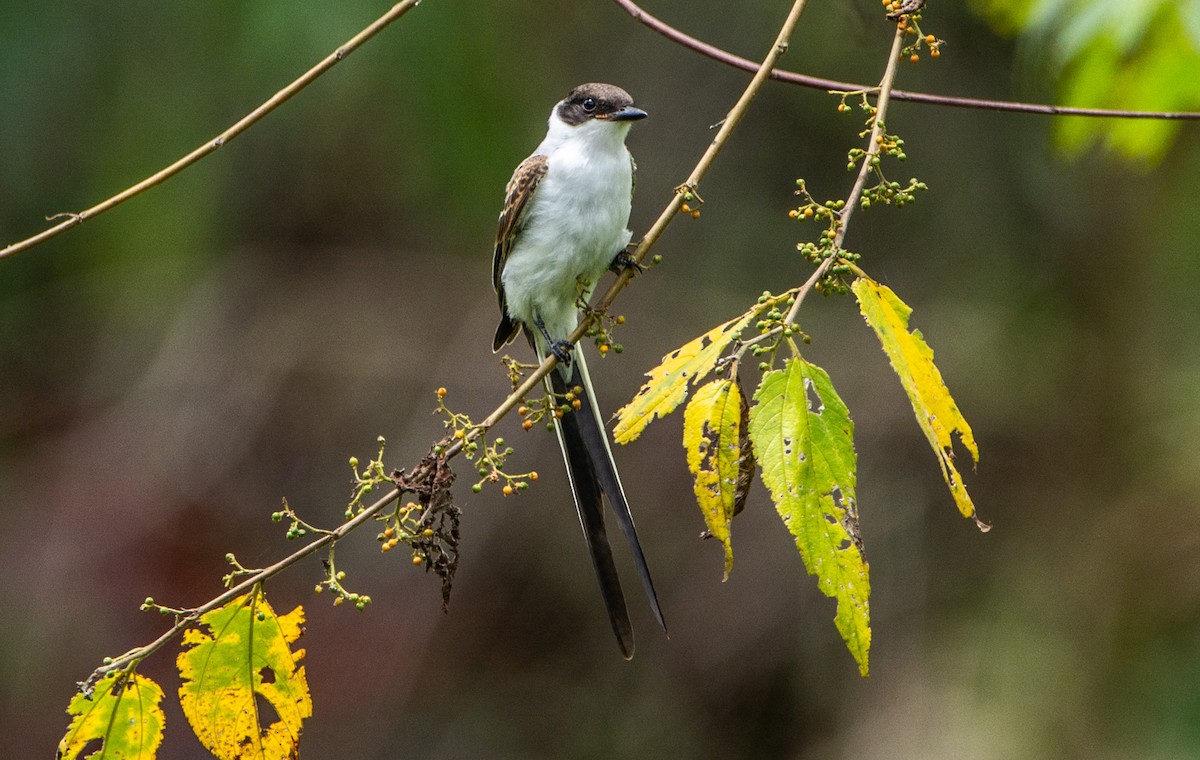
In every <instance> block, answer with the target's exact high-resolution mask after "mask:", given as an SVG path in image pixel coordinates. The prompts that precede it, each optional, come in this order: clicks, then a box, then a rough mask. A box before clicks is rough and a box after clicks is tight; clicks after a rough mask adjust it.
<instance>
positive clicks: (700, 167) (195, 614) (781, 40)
mask: <svg viewBox="0 0 1200 760" xmlns="http://www.w3.org/2000/svg"><path fill="white" fill-rule="evenodd" d="M807 2H808V0H795V2H794V4H793V5H792V10H791V12H790V13H789V14H788V17H787V20H786V21H785V22H784V24H783V27H782V28H781V29H780V31H779V35H778V37H777V39H776V40H775V44H774V45H773V46H772V48H771V51H770V53H768V55H767V57H766V59H765V60H764V61H763V62H762V64H761V66H760V67H759V71H758V74H757V75H756V76H755V77H754V78H753V79H752V80H751V81H750V84H749V85H747V86H746V89H745V91H744V92H743V93H742V96H741V97H740V98H738V101H737V103H736V104H735V105H734V106H733V108H732V109H730V111H729V115H728V116H727V117H726V118H725V123H724V124H723V125H722V127H721V129H720V130H719V131H718V132H717V135H716V137H714V138H713V141H712V143H711V144H710V145H709V146H708V149H707V150H705V152H704V155H703V156H701V158H700V161H699V162H698V163H697V164H696V167H695V168H694V169H692V173H691V174H690V175H688V179H687V182H685V183H684V184H683V185H680V186H679V187H678V188H676V191H675V194H674V195H673V196H672V198H671V201H670V202H669V203H668V204H667V207H666V208H665V209H664V210H663V213H662V214H661V215H660V216H659V218H658V221H657V222H655V223H654V225H653V226H652V227H651V228H650V231H649V232H647V233H646V235H645V236H644V237H643V238H642V240H641V241H640V242H639V243H638V247H637V251H636V252H635V253H634V258H635V260H637V261H639V262H640V261H643V260H644V259H645V257H646V255H647V254H648V253H649V251H650V249H651V247H653V246H654V244H655V243H656V242H657V241H658V239H659V238H660V237H661V236H662V233H663V232H664V231H665V230H666V228H667V226H668V225H669V224H670V223H671V221H672V220H673V219H674V218H675V215H676V214H677V213H678V211H679V206H680V205H681V204H682V203H683V195H684V192H685V190H684V188H695V187H696V186H697V185H698V184H699V183H700V180H701V179H702V178H703V177H704V175H705V174H706V173H707V172H708V169H709V167H711V166H712V163H713V161H714V160H715V159H716V157H717V154H718V153H720V151H721V148H722V147H723V146H724V145H725V143H726V141H727V140H728V139H729V136H730V134H732V132H733V130H734V128H736V126H737V124H738V122H740V121H741V119H742V117H743V116H744V115H745V113H746V111H747V109H749V107H750V104H751V102H753V100H754V97H755V96H756V95H757V94H758V91H759V90H760V89H761V88H762V85H763V84H764V83H765V82H766V80H767V78H768V75H769V73H770V71H771V69H772V68H773V67H774V65H775V62H776V61H777V60H778V59H779V56H781V55H783V53H784V52H785V51H786V50H787V47H788V40H789V39H790V37H791V35H792V32H793V30H795V28H796V23H797V22H798V21H799V20H800V14H801V13H802V12H803V11H804V7H805V5H807ZM415 4H416V3H415V2H413V3H411V5H415ZM401 5H404V3H401ZM397 7H399V6H397ZM632 271H633V268H631V269H629V270H626V271H625V273H623V274H622V275H621V276H620V277H618V278H617V281H616V282H615V283H613V285H612V287H610V288H609V289H608V290H607V291H606V292H605V293H604V295H603V296H602V297H601V298H600V300H599V301H598V302H597V306H596V307H595V308H594V310H593V316H589V317H587V318H585V319H583V320H581V321H580V325H579V327H578V328H576V330H575V332H573V333H571V336H570V340H571V342H572V343H575V342H577V341H579V340H580V339H581V338H582V337H583V334H584V332H586V330H587V327H588V325H589V324H590V323H591V322H592V320H594V319H595V316H594V314H595V313H598V312H600V311H603V310H604V309H606V308H608V306H610V305H611V304H612V302H613V300H614V299H616V297H617V295H618V294H619V293H620V292H621V290H622V289H624V287H625V285H627V284H628V282H629V279H630V278H631V277H632ZM557 363H558V360H557V359H556V358H555V357H554V355H553V354H551V355H550V356H549V357H548V358H547V359H546V360H545V361H543V362H542V363H541V364H540V365H539V366H538V368H537V369H536V370H534V371H533V372H532V373H531V374H530V375H529V376H528V377H527V378H525V381H524V382H523V383H522V384H521V385H520V386H519V387H518V388H517V389H516V390H514V391H513V392H512V393H511V394H510V395H509V396H508V397H507V398H506V399H505V400H504V401H503V402H501V404H500V405H499V406H497V407H496V409H495V410H493V411H492V413H491V414H489V415H488V416H487V418H485V419H484V420H483V422H481V423H480V424H479V425H478V426H476V427H474V428H472V429H471V431H470V432H469V433H468V434H467V435H466V436H464V437H463V438H461V439H458V440H456V441H454V442H453V443H449V442H447V441H444V440H443V441H439V442H438V444H436V445H435V446H440V447H441V448H442V452H443V454H442V455H443V456H444V457H445V458H446V459H450V458H452V457H454V456H457V455H458V454H459V453H461V452H462V450H463V447H464V446H465V445H466V443H467V442H468V441H470V440H473V439H475V438H477V437H479V436H480V435H482V434H483V433H484V432H486V431H487V430H488V429H490V428H491V427H492V426H494V425H495V424H496V423H497V422H499V421H500V419H501V418H503V417H504V415H506V414H507V413H508V412H509V411H511V410H512V408H513V407H515V406H516V405H517V404H518V403H519V402H520V401H521V399H522V398H523V397H524V396H525V395H526V394H528V393H529V392H531V391H532V390H533V389H534V388H536V387H537V385H538V383H539V382H540V381H541V379H542V378H543V377H545V376H546V375H547V374H548V373H549V372H550V370H551V369H553V368H554V366H555V365H556V364H557ZM410 477H411V478H414V479H417V478H418V473H415V472H414V473H413V474H412V475H411V476H410ZM399 496H400V489H398V488H393V489H392V490H391V491H389V492H388V493H386V494H384V495H383V496H382V497H380V498H379V500H378V501H376V502H375V503H373V504H371V505H370V506H368V507H365V508H363V510H362V511H361V512H359V513H358V514H356V515H355V516H354V517H353V519H351V520H348V521H347V522H345V523H342V524H341V525H340V526H338V527H337V528H336V529H334V530H332V531H330V532H329V533H326V534H324V535H322V536H321V537H320V538H317V539H314V540H313V541H312V542H310V543H308V544H305V545H304V546H302V547H301V548H299V549H297V550H296V551H294V552H292V553H291V554H289V555H288V556H287V557H284V558H283V559H281V560H279V561H278V562H276V563H275V564H273V565H271V566H270V567H266V568H263V569H262V570H259V571H257V572H255V573H253V574H251V575H248V576H246V579H245V580H243V581H242V582H241V583H239V584H237V585H236V586H233V587H232V588H230V589H229V590H227V591H225V592H224V593H222V594H221V595H220V596H217V597H215V598H213V599H211V600H210V601H208V602H206V603H204V604H203V605H201V606H199V607H196V608H194V609H190V610H188V611H187V612H186V613H185V614H183V615H181V616H179V618H178V619H177V620H176V621H175V625H173V626H172V627H171V628H170V629H168V630H167V631H165V632H164V633H163V634H162V635H161V636H159V637H158V638H157V639H155V640H154V641H152V642H150V643H149V644H146V645H144V646H141V647H137V648H135V649H131V650H129V651H128V652H126V653H125V654H123V655H121V656H120V657H116V658H113V659H112V660H109V661H108V662H106V663H105V664H104V665H102V666H101V667H99V668H97V669H96V670H95V671H93V673H92V675H91V676H90V677H89V678H88V680H87V681H84V682H83V683H81V684H80V688H81V689H87V688H89V687H90V685H92V684H94V683H95V682H96V681H97V680H99V679H100V678H102V677H104V676H105V675H107V674H108V673H112V672H114V671H119V670H123V669H125V668H127V667H129V666H130V665H132V664H134V663H136V662H138V661H140V660H142V659H145V658H146V657H148V656H149V655H151V654H153V653H154V652H156V651H157V650H158V649H160V648H161V647H162V646H164V645H165V644H166V643H168V642H169V641H171V640H172V639H173V638H175V637H176V636H178V635H180V634H181V633H183V631H184V630H185V629H187V628H188V627H189V626H191V625H194V624H195V622H196V621H197V620H199V619H200V617H201V616H202V615H204V614H205V613H208V612H211V611H212V610H215V609H218V608H219V607H221V606H222V605H224V604H227V603H228V602H230V601H232V600H233V599H236V598H237V597H239V596H241V595H242V594H245V593H247V592H248V591H249V590H250V589H252V588H253V587H254V586H255V584H258V583H261V582H263V581H265V580H267V579H268V578H270V577H272V576H274V575H276V574H278V573H280V572H282V571H283V570H284V569H286V568H288V567H290V566H291V565H294V564H295V563H297V562H299V561H300V560H302V559H304V558H305V557H307V556H309V555H311V554H313V553H315V552H317V551H318V550H320V549H321V548H323V547H325V546H328V545H330V544H332V543H335V542H337V541H338V540H340V539H341V538H343V537H344V536H346V535H347V534H348V533H350V532H351V531H352V530H354V529H356V528H358V527H360V526H362V525H363V524H365V523H366V522H367V521H368V520H371V519H373V518H374V517H375V515H376V514H378V513H379V512H380V511H381V510H382V509H383V508H384V507H386V506H387V505H388V504H390V503H391V502H393V501H395V500H396V499H397V498H399Z"/></svg>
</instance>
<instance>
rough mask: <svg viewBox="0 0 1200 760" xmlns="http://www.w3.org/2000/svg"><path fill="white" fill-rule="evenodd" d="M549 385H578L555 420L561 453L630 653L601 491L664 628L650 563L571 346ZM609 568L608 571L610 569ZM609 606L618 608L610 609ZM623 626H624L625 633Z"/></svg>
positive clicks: (556, 388)
mask: <svg viewBox="0 0 1200 760" xmlns="http://www.w3.org/2000/svg"><path fill="white" fill-rule="evenodd" d="M549 379H550V386H551V390H553V392H554V393H556V394H565V393H567V392H568V391H569V390H571V389H573V388H575V387H580V388H582V389H583V393H580V394H576V397H577V398H579V401H580V408H579V409H577V410H576V411H574V412H572V413H570V414H566V415H563V417H562V419H561V420H559V421H558V425H559V431H560V433H561V439H560V441H561V443H562V445H563V454H564V458H565V459H566V461H567V469H568V471H569V473H570V477H571V485H572V488H573V489H574V491H575V504H576V507H577V508H578V510H579V518H580V522H581V523H582V525H583V529H584V533H585V534H586V536H587V540H588V546H589V547H590V548H591V550H592V560H593V563H594V564H595V565H596V574H597V577H598V578H599V579H600V588H601V592H602V593H603V594H604V603H605V606H606V607H608V610H609V618H610V619H611V621H612V624H613V631H614V632H616V634H617V640H618V642H620V644H621V649H622V651H623V652H625V655H626V657H631V656H632V654H633V636H632V628H631V626H630V624H629V615H628V612H627V611H626V608H625V602H624V597H623V596H622V594H621V587H620V583H619V581H618V580H617V577H616V570H615V567H614V565H613V560H612V553H611V551H610V549H609V546H608V539H607V537H606V534H605V531H604V517H603V512H602V510H601V494H603V495H604V496H607V497H608V502H609V504H610V505H611V506H612V508H613V512H614V514H615V515H616V518H617V525H618V526H619V527H620V528H621V532H622V533H624V534H625V538H626V540H627V541H628V542H629V548H630V551H631V553H632V555H633V560H634V564H635V565H636V566H637V571H638V576H639V577H640V578H641V582H642V588H643V589H644V590H645V592H646V596H647V598H648V599H649V602H650V608H651V610H652V611H653V612H654V617H655V618H656V619H657V620H658V623H659V625H660V626H662V628H663V630H664V631H665V630H666V629H667V625H666V621H665V620H664V617H663V613H662V608H661V606H660V605H659V602H658V595H657V594H656V593H655V591H654V582H653V581H652V580H651V578H650V568H649V566H648V565H647V563H646V557H645V555H644V554H643V552H642V547H641V543H640V542H639V541H638V537H637V529H636V528H635V527H634V524H633V515H632V513H631V512H630V510H629V502H628V501H627V500H626V498H625V493H624V490H623V489H622V488H621V481H620V478H619V477H618V476H617V468H616V465H615V464H614V463H613V460H612V454H611V452H610V451H609V447H608V442H607V438H606V435H607V434H606V433H605V431H604V427H603V424H602V423H601V420H600V414H599V411H598V410H597V408H596V404H595V399H594V398H593V397H592V389H591V382H590V381H589V379H588V377H587V370H586V369H585V368H584V366H583V356H582V355H581V354H580V353H579V352H576V354H575V356H574V360H573V361H572V363H571V367H570V379H565V378H564V377H563V376H562V374H560V373H559V372H558V371H554V372H551V373H550V375H549ZM610 574H611V577H609V575H610ZM614 609H615V610H618V611H619V614H614ZM623 631H626V632H628V633H627V638H625V637H624V636H623V633H622V632H623Z"/></svg>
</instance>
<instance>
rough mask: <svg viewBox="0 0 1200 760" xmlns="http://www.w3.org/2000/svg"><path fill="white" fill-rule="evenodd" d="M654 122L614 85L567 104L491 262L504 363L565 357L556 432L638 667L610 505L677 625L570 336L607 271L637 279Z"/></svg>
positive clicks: (624, 642) (617, 620) (521, 179)
mask: <svg viewBox="0 0 1200 760" xmlns="http://www.w3.org/2000/svg"><path fill="white" fill-rule="evenodd" d="M646 115H647V114H646V112H645V111H643V110H642V109H640V108H637V107H635V106H634V105H633V98H632V97H630V95H629V93H628V92H626V91H625V90H623V89H621V88H620V87H616V86H613V85H610V84H600V83H589V84H581V85H579V86H578V87H575V88H574V89H572V90H571V92H570V93H569V94H568V95H567V96H566V97H565V98H563V99H562V100H560V101H559V102H558V103H556V104H555V105H554V107H553V109H551V111H550V118H549V124H548V128H547V131H546V137H545V139H543V140H542V142H541V143H540V144H539V145H538V146H537V148H536V149H535V150H534V151H533V153H532V154H530V156H529V157H528V158H526V159H525V160H524V161H522V162H521V163H520V164H519V165H518V166H517V168H516V171H514V172H513V175H512V179H511V180H509V183H508V186H507V188H506V189H505V198H504V208H503V210H502V211H501V212H500V219H499V229H498V231H497V233H496V247H495V253H494V257H493V259H492V284H493V286H495V288H496V294H497V297H498V299H499V303H500V324H499V325H498V326H497V328H496V335H495V338H494V339H493V341H492V350H493V352H495V351H499V350H500V349H501V348H503V347H504V346H505V345H507V344H508V343H510V342H512V340H513V339H514V338H516V336H517V334H518V333H519V332H522V331H524V333H525V336H526V338H527V339H528V340H529V343H530V345H531V346H532V347H533V348H534V350H535V352H536V353H537V356H538V359H539V360H545V359H546V357H547V356H549V355H550V354H553V355H554V356H556V357H557V358H558V361H559V363H558V365H557V366H555V368H554V369H552V370H551V371H550V373H549V374H548V375H547V376H546V379H545V381H544V382H545V386H546V389H547V390H548V391H549V392H550V393H551V394H552V396H553V398H555V399H556V400H558V402H559V403H561V400H562V399H564V398H566V397H567V394H568V393H571V394H573V397H574V398H575V399H577V400H578V401H579V405H578V406H577V407H576V408H575V409H574V410H573V411H571V412H568V413H565V414H563V415H562V416H561V417H559V416H558V415H555V416H554V418H553V421H554V430H555V432H556V433H557V436H558V443H559V447H560V448H561V449H562V454H563V460H564V462H565V463H566V468H567V477H568V480H569V481H570V485H571V491H572V495H573V496H574V499H575V508H576V511H577V512H578V514H579V523H580V525H581V526H582V528H583V534H584V537H585V538H586V540H587V546H588V549H589V551H590V553H591V559H592V565H593V567H594V568H595V571H596V578H597V580H598V581H599V584H600V591H601V594H602V596H603V598H604V606H605V609H606V610H607V612H608V618H609V621H610V622H611V624H612V629H613V633H614V634H615V635H616V638H617V644H618V646H619V647H620V649H621V654H622V655H623V656H624V657H625V659H626V660H629V659H632V658H633V653H634V636H633V626H632V624H631V623H630V620H629V612H628V609H627V608H626V606H625V597H624V594H623V593H622V591H621V581H620V578H619V577H618V574H617V568H616V565H615V564H614V562H613V555H612V550H611V548H610V546H609V543H608V537H607V534H606V533H605V528H604V511H603V504H602V502H603V500H604V499H607V501H608V503H609V505H610V506H611V508H612V511H613V514H614V516H615V517H616V522H617V525H618V526H619V528H620V530H621V532H622V533H624V535H625V538H626V540H627V541H628V543H629V548H630V553H631V554H632V556H633V561H634V564H635V566H636V567H637V572H638V575H639V577H640V579H641V583H642V587H643V589H644V591H645V593H646V596H647V597H648V600H649V603H650V608H651V610H652V612H653V613H654V617H655V618H656V619H657V621H658V624H659V625H660V626H661V627H662V629H663V631H664V632H665V631H666V622H665V620H664V618H663V612H662V607H661V605H660V604H659V601H658V595H657V594H656V593H655V591H654V582H653V581H652V580H651V577H650V569H649V567H648V565H647V564H646V557H645V554H644V553H643V552H642V547H641V544H640V542H639V541H638V536H637V529H636V528H635V527H634V523H633V515H632V513H631V512H630V510H629V502H628V500H627V499H626V497H625V492H624V489H623V488H622V486H621V479H620V476H619V475H618V474H617V468H616V464H615V463H614V461H613V456H612V449H611V447H610V445H609V441H608V434H607V433H606V432H605V429H604V422H603V420H602V419H601V416H600V410H599V408H598V407H597V406H596V394H595V391H594V390H593V388H592V381H591V378H590V377H589V375H588V370H587V363H586V361H585V360H584V356H583V351H582V349H580V348H576V347H574V346H573V345H572V344H571V343H570V342H569V341H568V340H567V337H568V336H569V335H570V334H571V332H572V331H573V330H574V329H575V328H576V326H578V324H579V308H578V305H577V304H578V303H580V302H586V300H587V297H588V295H589V294H590V292H591V288H592V287H594V286H595V283H596V282H597V281H598V280H599V279H600V277H602V276H603V275H604V273H605V272H606V271H608V270H613V271H616V272H620V271H623V270H624V269H628V268H630V267H634V268H637V263H636V261H635V260H634V259H633V258H632V257H631V256H630V255H629V253H628V252H627V247H628V245H629V241H630V238H631V237H632V233H631V232H630V230H629V229H628V227H627V225H628V224H629V212H630V207H631V205H632V202H633V186H634V174H635V172H636V170H637V167H636V165H635V164H634V161H633V156H632V155H630V153H629V150H628V148H626V147H625V137H626V135H628V134H629V129H630V127H631V126H632V124H633V122H635V121H639V120H641V119H644V118H646ZM581 299H582V301H581ZM572 406H574V403H573V402H572Z"/></svg>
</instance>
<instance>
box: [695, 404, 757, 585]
mask: <svg viewBox="0 0 1200 760" xmlns="http://www.w3.org/2000/svg"><path fill="white" fill-rule="evenodd" d="M745 404H746V400H745V398H744V397H743V396H742V391H741V389H740V388H739V387H738V385H737V383H736V382H734V381H732V380H713V381H712V382H710V383H707V384H706V385H704V386H701V387H700V388H699V389H698V390H697V391H696V392H695V393H694V394H693V395H692V400H691V401H689V402H688V405H687V409H685V410H684V412H683V446H684V448H685V449H686V450H687V463H688V469H690V470H691V471H692V477H693V478H694V479H695V493H696V501H697V503H699V505H700V512H701V513H702V514H703V515H704V523H705V524H706V525H707V526H708V532H709V533H710V534H711V535H712V536H713V537H714V538H716V539H717V540H718V541H720V542H721V545H722V546H723V547H724V548H725V575H724V580H729V571H730V570H732V569H733V546H732V544H731V543H730V525H731V523H732V520H733V516H734V514H736V513H737V511H738V509H739V507H740V503H741V502H742V501H744V500H745V496H746V492H745V485H746V484H745V483H744V482H743V478H742V477H741V475H742V473H743V471H744V470H745V469H746V467H747V464H749V467H751V468H752V467H753V458H752V455H751V453H750V447H749V445H748V439H747V437H746V430H745V427H744V426H743V425H742V409H743V407H744V406H745ZM747 457H751V459H750V462H749V463H747V462H746V459H747ZM747 480H748V478H747Z"/></svg>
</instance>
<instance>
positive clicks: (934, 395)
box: [851, 277, 989, 531]
mask: <svg viewBox="0 0 1200 760" xmlns="http://www.w3.org/2000/svg"><path fill="white" fill-rule="evenodd" d="M851 288H852V289H853V290H854V295H855V296H857V297H858V305H859V309H860V310H861V311H862V315H863V317H864V318H866V320H867V324H869V325H870V326H871V328H872V329H874V330H875V334H876V335H877V336H879V342H880V343H881V344H882V345H883V351H884V353H886V354H887V355H888V359H890V360H891V362H892V369H894V370H896V374H897V375H899V376H900V384H901V385H903V386H904V392H905V393H907V394H908V400H909V401H910V402H912V408H913V413H914V414H915V415H916V417H917V424H919V425H920V426H921V430H922V431H924V433H925V438H926V439H928V440H929V445H930V446H931V447H933V452H934V454H936V455H937V458H938V464H940V465H941V467H942V477H943V478H944V479H945V481H946V485H947V486H949V487H950V495H951V496H953V497H954V503H955V504H956V505H958V511H960V512H962V514H963V516H964V517H972V518H975V524H976V525H977V526H978V527H979V529H980V530H983V531H986V530H988V529H989V526H988V525H987V524H986V523H984V522H983V521H981V520H980V519H979V518H978V517H976V516H975V505H974V503H972V501H971V497H970V495H969V494H968V493H967V487H966V486H965V485H964V484H963V482H962V477H961V476H960V475H959V473H958V468H957V467H955V466H954V442H953V440H952V439H951V435H952V434H953V433H958V437H959V440H961V441H962V444H963V446H964V447H965V448H966V449H967V451H968V452H970V454H971V458H972V459H973V460H974V461H976V462H978V461H979V448H978V447H977V446H976V445H975V437H974V436H973V435H972V434H971V426H970V425H968V424H967V421H966V420H965V419H964V418H963V416H962V412H960V411H958V406H957V405H956V404H955V403H954V399H953V398H951V396H950V391H949V389H948V388H946V383H945V382H943V381H942V373H941V372H939V371H938V368H937V366H936V365H935V364H934V363H933V349H931V348H930V347H929V345H928V344H927V343H926V342H925V338H924V337H922V335H921V333H920V331H918V330H913V331H912V332H909V330H908V318H909V315H911V314H912V309H910V308H909V307H908V305H907V304H905V303H904V302H903V301H901V300H900V299H899V298H898V297H897V296H896V294H895V293H893V292H892V290H891V289H890V288H888V287H887V286H886V285H880V284H879V283H877V282H875V281H874V280H872V279H869V278H867V277H860V278H858V279H857V280H855V281H854V284H853V285H851Z"/></svg>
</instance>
